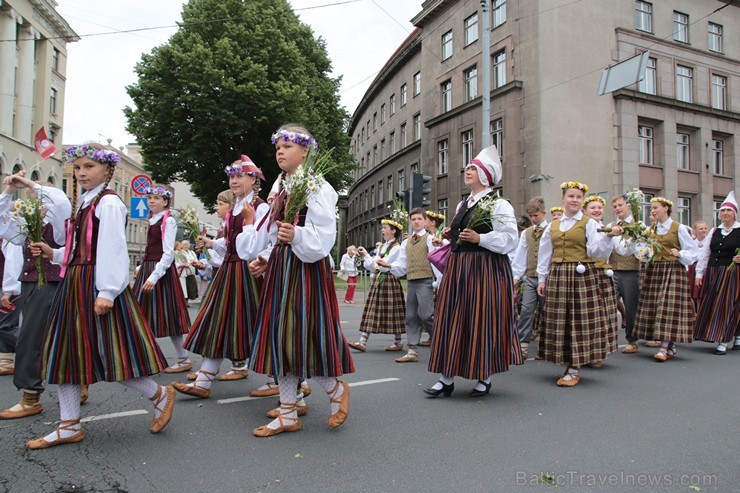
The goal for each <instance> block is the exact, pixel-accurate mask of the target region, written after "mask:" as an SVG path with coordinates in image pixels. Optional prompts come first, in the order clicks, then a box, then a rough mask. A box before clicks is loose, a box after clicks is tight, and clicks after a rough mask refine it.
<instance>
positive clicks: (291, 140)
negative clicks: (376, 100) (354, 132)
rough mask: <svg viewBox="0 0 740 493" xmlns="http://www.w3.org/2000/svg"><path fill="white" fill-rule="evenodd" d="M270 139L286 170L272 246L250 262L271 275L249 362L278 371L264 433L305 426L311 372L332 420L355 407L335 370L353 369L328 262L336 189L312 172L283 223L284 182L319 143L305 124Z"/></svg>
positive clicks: (334, 423) (333, 423) (259, 431)
mask: <svg viewBox="0 0 740 493" xmlns="http://www.w3.org/2000/svg"><path fill="white" fill-rule="evenodd" d="M272 142H273V143H274V144H275V157H276V159H277V163H278V166H280V169H282V171H283V172H282V173H281V175H280V177H279V178H278V179H279V180H280V182H279V186H278V189H279V193H278V195H277V196H275V199H274V201H273V203H272V206H271V208H272V209H271V210H272V212H271V217H270V224H269V225H268V226H269V234H270V247H269V248H268V249H267V250H266V251H265V252H263V253H262V254H260V256H259V257H258V258H257V260H255V261H254V262H252V263H251V264H250V268H251V269H252V272H253V273H254V274H255V275H261V274H263V273H264V276H265V280H264V288H263V291H262V297H261V298H260V307H259V314H258V316H257V320H258V325H257V330H256V332H255V336H254V345H253V348H252V357H251V358H250V361H249V366H250V368H251V369H252V370H253V371H256V372H258V373H265V374H271V375H274V376H275V377H276V378H277V380H278V385H279V387H280V414H279V415H278V417H277V418H275V419H274V420H273V421H271V422H270V423H268V424H267V425H265V426H260V427H259V428H255V429H254V430H253V431H252V433H254V435H255V436H259V437H265V436H272V435H277V434H278V433H282V432H284V431H298V430H300V429H301V422H300V421H299V420H298V414H297V410H296V400H297V398H298V394H297V392H298V384H299V382H300V379H301V378H313V379H314V380H316V381H317V382H318V383H319V385H320V386H321V387H322V388H323V389H324V390H325V391H326V393H327V394H328V395H329V399H330V403H331V416H330V417H329V427H330V428H336V427H338V426H340V425H341V424H342V423H344V421H345V419H347V413H348V412H349V385H348V384H347V383H346V382H342V381H340V380H338V378H337V377H339V376H341V375H342V374H344V373H352V372H354V365H353V363H352V356H351V355H350V351H349V346H347V341H346V340H345V338H344V334H343V333H342V329H341V327H340V325H339V324H340V321H339V305H338V304H337V296H336V291H335V289H334V277H333V274H332V272H331V266H330V263H329V254H330V253H331V249H332V247H333V246H334V242H335V240H336V235H337V229H336V212H335V210H336V204H337V198H338V196H337V193H336V192H335V191H334V189H333V188H332V187H331V185H329V184H328V183H326V181H325V180H323V179H322V177H320V176H313V177H312V178H313V179H314V180H316V181H315V182H314V188H313V190H311V191H309V190H306V193H307V202H306V205H305V206H304V207H303V210H301V211H300V212H299V213H298V215H297V217H296V219H295V224H294V223H293V222H283V219H285V213H286V209H287V207H288V205H290V200H291V190H294V188H290V189H286V186H285V185H286V182H287V184H288V185H290V186H291V187H296V186H299V185H297V184H296V183H295V181H296V180H298V179H299V178H297V176H300V174H297V171H298V170H299V167H301V166H302V165H303V164H304V160H305V159H306V157H307V156H308V155H309V150H310V149H313V150H314V151H316V150H318V145H317V143H316V140H315V139H314V138H313V137H312V136H311V134H309V133H308V131H307V130H306V129H305V128H303V127H301V126H299V125H284V126H283V127H282V128H280V129H278V131H277V132H275V133H274V134H273V135H272ZM304 181H305V180H304ZM306 186H308V185H307V184H306ZM301 203H302V202H301ZM291 219H292V218H291Z"/></svg>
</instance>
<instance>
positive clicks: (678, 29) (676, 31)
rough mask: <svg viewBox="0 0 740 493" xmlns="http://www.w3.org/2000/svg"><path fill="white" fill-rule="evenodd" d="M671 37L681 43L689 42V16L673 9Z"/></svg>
mask: <svg viewBox="0 0 740 493" xmlns="http://www.w3.org/2000/svg"><path fill="white" fill-rule="evenodd" d="M673 39H674V40H675V41H680V42H681V43H688V42H689V16H688V15H686V14H682V13H681V12H676V11H675V10H674V11H673Z"/></svg>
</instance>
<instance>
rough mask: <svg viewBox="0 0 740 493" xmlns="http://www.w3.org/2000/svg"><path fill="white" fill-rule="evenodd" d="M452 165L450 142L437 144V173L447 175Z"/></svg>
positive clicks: (444, 141)
mask: <svg viewBox="0 0 740 493" xmlns="http://www.w3.org/2000/svg"><path fill="white" fill-rule="evenodd" d="M449 164H450V141H448V140H447V139H445V140H440V141H439V142H437V172H438V174H440V175H446V174H447V170H448V166H449Z"/></svg>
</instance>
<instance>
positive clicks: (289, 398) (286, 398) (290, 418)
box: [267, 373, 300, 430]
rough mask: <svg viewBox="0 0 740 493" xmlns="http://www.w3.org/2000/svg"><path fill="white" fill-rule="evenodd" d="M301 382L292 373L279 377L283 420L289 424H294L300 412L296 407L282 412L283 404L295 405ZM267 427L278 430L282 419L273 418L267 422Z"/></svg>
mask: <svg viewBox="0 0 740 493" xmlns="http://www.w3.org/2000/svg"><path fill="white" fill-rule="evenodd" d="M299 383H300V379H299V378H298V377H297V376H295V375H291V374H290V373H289V374H287V375H285V376H284V377H280V378H278V386H280V405H281V410H280V412H281V415H282V416H283V420H284V421H286V422H285V424H288V425H290V424H293V423H294V422H295V420H297V419H298V413H297V412H296V410H295V409H293V410H292V411H291V412H289V413H286V414H282V412H283V410H282V406H286V407H288V406H295V404H296V400H297V399H296V397H297V395H298V384H299ZM267 427H268V428H270V429H272V430H277V429H278V428H280V419H279V418H275V419H273V420H272V421H270V422H269V423H268V424H267Z"/></svg>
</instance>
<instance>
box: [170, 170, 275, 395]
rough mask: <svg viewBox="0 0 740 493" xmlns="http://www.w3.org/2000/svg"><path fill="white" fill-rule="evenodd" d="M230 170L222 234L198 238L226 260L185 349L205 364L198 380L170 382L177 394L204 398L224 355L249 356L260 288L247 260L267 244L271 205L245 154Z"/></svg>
mask: <svg viewBox="0 0 740 493" xmlns="http://www.w3.org/2000/svg"><path fill="white" fill-rule="evenodd" d="M226 174H227V175H228V176H229V188H230V189H231V191H232V192H234V197H235V202H234V208H233V209H232V210H231V211H230V212H228V213H227V215H226V219H225V226H224V237H223V238H221V239H218V240H210V239H208V238H205V237H203V236H199V237H198V248H201V249H202V248H204V247H207V248H213V249H214V250H216V251H217V252H218V253H219V255H221V256H223V259H224V260H223V263H222V264H221V267H220V268H219V269H218V273H217V274H216V277H214V278H213V281H212V282H211V288H210V289H209V290H208V292H207V293H206V297H205V298H204V299H203V303H202V304H201V308H200V311H199V312H198V316H197V317H196V319H195V321H194V322H193V326H192V328H191V329H190V334H188V338H187V340H186V341H185V348H186V349H188V350H189V351H192V352H194V353H197V354H200V355H201V356H203V362H202V363H201V366H200V370H198V372H197V375H196V379H195V381H194V382H192V383H189V384H185V383H180V382H175V383H173V384H172V386H173V387H174V388H175V390H177V391H178V392H180V393H183V394H188V395H192V396H195V397H200V398H201V399H207V398H208V397H210V395H211V384H212V382H213V379H214V378H215V377H216V374H217V373H218V370H219V368H220V367H221V363H222V362H223V360H224V358H228V359H230V360H232V361H244V360H246V359H247V358H248V357H249V353H250V350H251V346H250V344H251V342H252V335H253V331H254V328H255V324H256V320H257V319H256V315H257V303H258V301H259V289H260V282H259V281H258V280H257V278H255V277H254V276H253V275H252V274H250V272H249V261H250V260H253V259H255V258H257V254H258V253H259V252H260V251H262V250H263V249H264V248H265V247H266V246H267V225H266V224H265V222H266V218H267V214H268V213H269V210H270V207H269V206H268V205H267V204H266V203H265V202H264V201H263V200H262V199H260V198H259V196H258V193H259V180H263V179H264V175H262V171H260V169H259V168H258V167H257V166H255V164H254V163H253V162H252V161H251V160H250V159H249V158H248V157H247V156H242V159H241V160H240V161H235V162H234V163H232V164H231V165H229V166H227V167H226Z"/></svg>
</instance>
